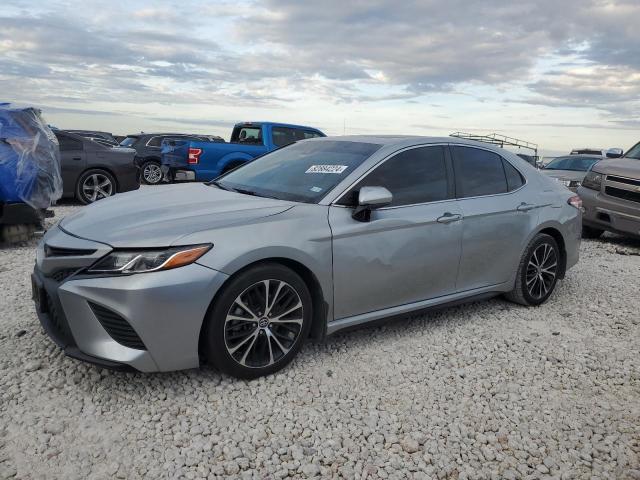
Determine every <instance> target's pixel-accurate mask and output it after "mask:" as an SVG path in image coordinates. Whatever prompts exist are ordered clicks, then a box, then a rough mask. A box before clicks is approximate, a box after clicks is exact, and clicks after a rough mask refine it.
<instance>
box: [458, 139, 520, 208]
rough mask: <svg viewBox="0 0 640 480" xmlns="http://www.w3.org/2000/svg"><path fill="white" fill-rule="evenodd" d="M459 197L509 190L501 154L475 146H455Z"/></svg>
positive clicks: (492, 193)
mask: <svg viewBox="0 0 640 480" xmlns="http://www.w3.org/2000/svg"><path fill="white" fill-rule="evenodd" d="M452 150H453V168H454V171H455V175H456V196H457V197H458V198H467V197H478V196H481V195H494V194H496V193H506V192H507V178H506V175H505V173H504V167H503V166H502V159H501V158H500V156H499V155H497V154H495V153H492V152H488V151H486V150H480V149H479V148H473V147H453V148H452Z"/></svg>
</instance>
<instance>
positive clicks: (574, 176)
mask: <svg viewBox="0 0 640 480" xmlns="http://www.w3.org/2000/svg"><path fill="white" fill-rule="evenodd" d="M541 171H542V173H544V174H545V175H546V176H548V177H551V178H557V179H558V180H567V181H572V182H573V181H576V182H581V181H582V179H583V178H584V177H585V175H586V174H587V172H576V171H575V170H545V169H543V170H541Z"/></svg>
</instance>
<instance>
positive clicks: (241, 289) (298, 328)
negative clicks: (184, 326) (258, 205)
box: [204, 263, 313, 379]
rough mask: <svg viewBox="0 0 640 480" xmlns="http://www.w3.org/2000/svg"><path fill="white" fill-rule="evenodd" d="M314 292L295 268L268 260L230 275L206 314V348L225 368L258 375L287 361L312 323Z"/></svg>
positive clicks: (240, 375) (216, 363)
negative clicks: (237, 273)
mask: <svg viewBox="0 0 640 480" xmlns="http://www.w3.org/2000/svg"><path fill="white" fill-rule="evenodd" d="M312 308H313V306H312V300H311V294H310V293H309V289H308V288H307V286H306V284H305V283H304V281H303V280H302V278H300V276H299V275H298V274H296V273H295V272H294V271H292V270H291V269H289V268H287V267H285V266H283V265H279V264H273V263H269V264H263V265H259V266H256V267H253V268H250V269H249V270H247V271H245V272H242V273H240V274H239V275H238V276H236V277H235V278H233V279H231V280H230V283H229V284H228V285H226V286H225V287H224V290H223V291H222V292H221V294H220V296H219V297H218V298H217V299H216V301H215V303H214V305H213V308H211V310H210V313H209V314H208V317H207V319H206V325H205V332H204V347H205V354H206V356H207V358H208V359H209V360H210V361H211V363H213V365H214V366H216V367H217V368H218V369H219V370H221V371H222V372H224V373H227V374H229V375H232V376H234V377H238V378H245V379H250V378H256V377H260V376H264V375H269V374H271V373H274V372H276V371H278V370H280V369H282V368H283V367H284V366H286V365H287V364H288V363H289V362H290V361H291V360H292V359H293V357H294V356H295V355H296V354H297V353H298V351H299V350H300V348H301V346H302V343H303V342H304V339H305V338H306V337H307V335H308V332H309V329H310V327H311V319H312Z"/></svg>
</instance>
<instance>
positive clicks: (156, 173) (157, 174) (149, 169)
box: [142, 163, 162, 185]
mask: <svg viewBox="0 0 640 480" xmlns="http://www.w3.org/2000/svg"><path fill="white" fill-rule="evenodd" d="M142 178H144V181H145V182H146V183H148V184H151V185H155V184H156V183H159V182H160V180H162V170H161V169H160V166H159V165H156V164H155V163H147V164H146V165H145V166H144V169H143V170H142Z"/></svg>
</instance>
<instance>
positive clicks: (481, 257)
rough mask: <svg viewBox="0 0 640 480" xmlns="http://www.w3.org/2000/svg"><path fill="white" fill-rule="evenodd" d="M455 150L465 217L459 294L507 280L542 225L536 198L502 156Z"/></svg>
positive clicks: (478, 150) (459, 148)
mask: <svg viewBox="0 0 640 480" xmlns="http://www.w3.org/2000/svg"><path fill="white" fill-rule="evenodd" d="M451 152H452V157H453V166H454V171H455V177H456V197H457V198H458V202H459V205H460V208H461V209H462V213H463V215H464V220H463V222H462V257H461V260H460V271H459V274H458V280H457V290H458V291H461V292H462V291H466V290H472V289H475V288H482V287H487V286H492V285H498V284H500V283H504V282H507V281H509V280H510V279H512V278H513V275H514V273H515V271H516V269H517V266H518V262H519V261H520V256H521V255H522V252H523V249H524V242H525V241H526V239H527V238H528V237H529V234H530V232H531V231H532V230H533V228H535V226H536V224H537V218H538V208H537V207H538V205H537V202H536V198H537V196H536V195H535V194H534V193H533V192H531V189H529V188H527V187H526V185H525V180H524V177H523V176H522V174H521V173H520V172H519V171H518V170H517V169H516V168H515V167H514V166H513V165H512V164H511V163H510V162H508V161H507V160H506V159H503V158H502V157H501V156H500V155H498V154H496V153H494V152H492V151H489V150H484V149H481V148H476V147H467V146H464V147H463V146H451Z"/></svg>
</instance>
